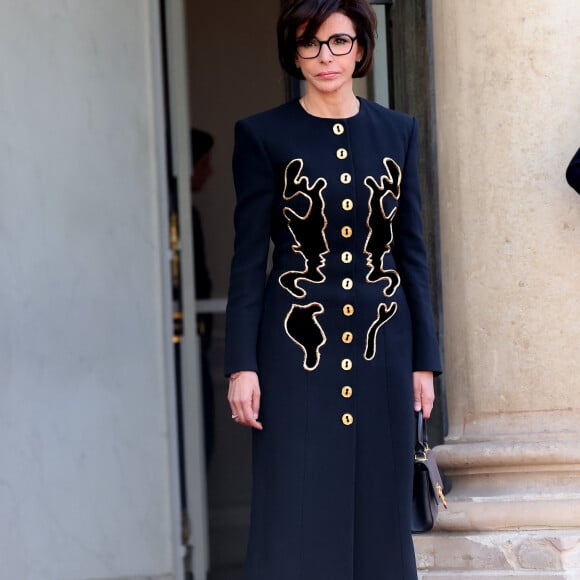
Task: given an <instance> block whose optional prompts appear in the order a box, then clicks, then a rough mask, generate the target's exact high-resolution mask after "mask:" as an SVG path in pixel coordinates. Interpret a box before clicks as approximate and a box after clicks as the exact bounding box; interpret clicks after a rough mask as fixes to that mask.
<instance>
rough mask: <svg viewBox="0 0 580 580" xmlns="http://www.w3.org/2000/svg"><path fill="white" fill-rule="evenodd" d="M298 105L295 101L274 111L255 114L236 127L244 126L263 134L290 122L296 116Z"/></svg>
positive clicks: (240, 121) (275, 108) (238, 123)
mask: <svg viewBox="0 0 580 580" xmlns="http://www.w3.org/2000/svg"><path fill="white" fill-rule="evenodd" d="M295 109H296V103H295V101H290V102H288V103H284V104H283V105H279V106H277V107H274V108H273V109H268V110H266V111H262V112H260V113H255V114H254V115H250V116H248V117H244V118H243V119H240V120H239V121H238V122H237V123H236V125H237V126H244V127H247V128H249V129H250V130H253V131H256V132H258V133H260V132H263V131H265V130H267V129H270V130H271V129H272V127H275V126H277V125H279V124H280V123H283V122H285V121H286V122H288V121H289V120H290V119H291V118H292V116H293V114H295Z"/></svg>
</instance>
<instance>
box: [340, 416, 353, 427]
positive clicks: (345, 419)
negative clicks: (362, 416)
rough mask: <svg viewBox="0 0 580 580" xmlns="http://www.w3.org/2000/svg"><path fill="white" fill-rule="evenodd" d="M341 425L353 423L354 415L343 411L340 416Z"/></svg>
mask: <svg viewBox="0 0 580 580" xmlns="http://www.w3.org/2000/svg"><path fill="white" fill-rule="evenodd" d="M342 423H343V425H347V426H348V425H352V424H353V423H354V417H353V416H352V415H351V414H350V413H345V414H344V415H343V416H342Z"/></svg>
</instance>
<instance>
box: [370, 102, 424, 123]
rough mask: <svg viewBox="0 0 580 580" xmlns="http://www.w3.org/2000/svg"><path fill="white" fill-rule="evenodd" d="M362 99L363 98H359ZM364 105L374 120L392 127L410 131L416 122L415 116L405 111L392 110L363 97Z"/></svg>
mask: <svg viewBox="0 0 580 580" xmlns="http://www.w3.org/2000/svg"><path fill="white" fill-rule="evenodd" d="M361 100H363V99H361ZM364 102H365V105H366V107H367V108H368V111H369V115H370V116H371V118H372V119H373V121H374V122H379V123H388V124H389V125H392V126H393V127H396V128H399V129H402V130H407V131H410V130H412V129H413V126H414V125H415V124H416V122H417V120H416V119H415V117H412V116H411V115H408V114H407V113H402V112H400V111H394V110H393V109H387V108H386V107H383V106H382V105H379V104H378V103H375V102H374V101H368V100H366V99H364Z"/></svg>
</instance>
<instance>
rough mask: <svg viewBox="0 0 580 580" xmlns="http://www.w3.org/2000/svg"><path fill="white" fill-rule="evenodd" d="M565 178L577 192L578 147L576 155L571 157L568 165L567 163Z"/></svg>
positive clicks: (579, 175) (579, 181) (579, 178)
mask: <svg viewBox="0 0 580 580" xmlns="http://www.w3.org/2000/svg"><path fill="white" fill-rule="evenodd" d="M566 179H567V180H568V183H569V184H570V187H572V188H573V189H575V190H576V192H577V193H580V149H578V151H576V155H574V157H572V161H570V165H568V169H567V170H566Z"/></svg>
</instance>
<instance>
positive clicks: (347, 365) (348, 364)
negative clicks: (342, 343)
mask: <svg viewBox="0 0 580 580" xmlns="http://www.w3.org/2000/svg"><path fill="white" fill-rule="evenodd" d="M340 366H341V368H342V370H343V371H350V369H352V361H351V360H350V359H349V358H343V359H342V362H341V363H340Z"/></svg>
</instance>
